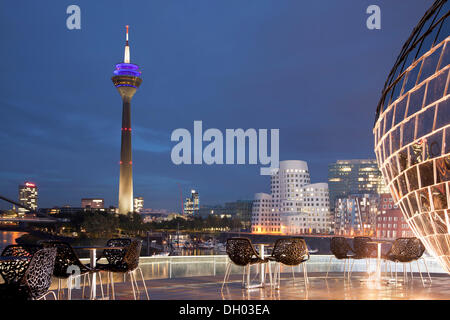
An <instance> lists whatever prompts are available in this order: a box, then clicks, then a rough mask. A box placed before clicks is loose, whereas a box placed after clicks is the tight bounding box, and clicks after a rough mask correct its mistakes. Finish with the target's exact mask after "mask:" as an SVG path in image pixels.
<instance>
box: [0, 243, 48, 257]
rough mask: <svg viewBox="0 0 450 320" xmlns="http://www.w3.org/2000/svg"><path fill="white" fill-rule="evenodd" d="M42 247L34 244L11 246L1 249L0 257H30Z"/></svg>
mask: <svg viewBox="0 0 450 320" xmlns="http://www.w3.org/2000/svg"><path fill="white" fill-rule="evenodd" d="M39 249H42V246H40V245H36V244H11V245H9V246H7V247H6V248H5V249H3V251H2V254H1V256H2V257H5V256H8V257H32V256H33V254H35V253H36V252H37V251H38V250H39Z"/></svg>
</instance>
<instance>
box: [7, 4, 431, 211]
mask: <svg viewBox="0 0 450 320" xmlns="http://www.w3.org/2000/svg"><path fill="white" fill-rule="evenodd" d="M431 3H432V1H425V0H417V1H416V0H395V1H392V0H387V1H376V0H371V1H362V0H340V1H334V0H333V1H331V0H330V1H299V0H291V1H289V0H283V1H279V0H272V1H268V0H246V1H242V0H227V1H225V0H220V1H219V0H214V1H213V0H191V1H186V0H171V1H167V0H158V1H153V0H152V1H148V0H146V1H116V0H107V1H106V0H102V1H101V0H95V1H92V0H86V1H82V0H71V1H62V0H54V1H49V0H39V1H36V0H27V1H25V0H22V1H2V2H1V3H0V34H1V43H2V45H1V50H0V61H1V67H0V73H1V77H0V88H1V89H0V110H1V116H0V122H1V127H2V128H1V130H0V152H1V157H0V165H1V166H0V194H1V195H3V196H6V197H10V198H13V199H17V195H18V190H17V188H18V185H19V184H20V183H23V182H24V181H26V180H29V181H32V182H35V183H36V184H37V185H38V187H39V206H40V207H52V206H62V205H65V204H69V205H71V206H80V199H81V198H82V197H103V198H105V202H106V205H108V206H109V205H115V206H117V201H118V200H117V194H118V179H119V155H120V128H121V113H122V104H121V99H120V96H119V94H118V93H117V92H116V89H115V88H114V86H113V84H112V82H111V79H110V78H111V76H112V72H113V70H114V65H115V64H116V63H118V62H121V61H122V59H123V46H124V37H125V34H124V30H125V28H124V26H125V25H126V24H129V25H130V46H131V62H134V63H137V64H139V65H140V67H141V70H142V71H143V74H142V77H143V83H142V85H141V87H140V89H139V90H138V92H137V93H136V95H135V97H134V99H133V102H132V122H133V170H134V190H135V192H134V194H135V196H143V197H144V199H145V207H146V208H167V209H171V210H180V194H179V187H178V184H177V183H180V185H181V186H182V189H183V193H184V194H183V196H184V197H185V196H187V195H188V192H189V190H190V189H191V188H193V189H196V190H198V191H199V194H200V202H201V204H220V203H224V202H226V201H235V200H238V199H252V198H253V195H254V193H256V192H268V191H269V178H268V177H267V176H260V175H259V170H260V167H261V165H259V164H258V165H240V166H238V165H222V166H219V165H214V166H207V165H181V166H176V165H174V164H172V162H171V159H170V152H171V149H172V147H173V146H174V145H175V143H174V142H171V141H170V135H171V133H172V131H173V130H175V129H177V128H186V129H188V130H189V131H191V132H193V122H194V120H202V121H203V128H204V130H206V129H208V128H218V129H220V130H222V132H225V129H235V128H243V129H248V128H256V129H259V128H263V129H272V128H277V129H280V160H294V159H298V160H305V161H307V162H308V165H309V169H310V174H311V181H312V182H326V180H327V165H328V164H329V163H331V162H334V161H336V160H337V159H350V158H374V157H375V156H374V153H373V136H372V124H373V122H374V114H375V109H376V105H377V102H378V99H379V96H380V92H381V89H382V87H383V84H384V81H385V79H386V77H387V75H388V73H389V71H390V69H391V67H392V66H393V64H394V61H395V59H396V57H397V54H398V53H399V52H400V49H401V46H402V45H403V43H404V41H405V40H406V39H407V38H408V36H409V34H410V33H411V31H412V29H413V27H414V26H415V25H416V24H417V22H418V21H419V20H420V18H421V17H422V16H423V14H424V12H425V11H426V9H427V8H428V7H429V6H430V5H431ZM71 4H76V5H79V6H80V8H81V30H68V29H67V28H66V18H67V17H68V15H67V14H66V8H67V7H68V6H69V5H71ZM371 4H377V5H379V6H380V7H381V17H382V22H381V30H368V29H367V28H366V19H367V17H368V15H367V14H366V8H367V7H368V6H369V5H371ZM0 208H2V209H6V208H10V205H9V204H8V203H6V202H2V203H1V204H0Z"/></svg>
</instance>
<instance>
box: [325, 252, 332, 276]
mask: <svg viewBox="0 0 450 320" xmlns="http://www.w3.org/2000/svg"><path fill="white" fill-rule="evenodd" d="M331 259H333V257H330V260H329V261H328V270H327V275H326V276H325V279H327V278H328V272H330V269H331Z"/></svg>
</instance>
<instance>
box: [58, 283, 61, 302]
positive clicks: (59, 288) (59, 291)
mask: <svg viewBox="0 0 450 320" xmlns="http://www.w3.org/2000/svg"><path fill="white" fill-rule="evenodd" d="M60 293H61V279H58V299H60V298H61V296H60Z"/></svg>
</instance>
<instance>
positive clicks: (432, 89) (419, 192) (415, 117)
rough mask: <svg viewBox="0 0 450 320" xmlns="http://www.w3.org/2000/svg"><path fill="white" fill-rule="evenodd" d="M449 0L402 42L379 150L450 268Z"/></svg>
mask: <svg viewBox="0 0 450 320" xmlns="http://www.w3.org/2000/svg"><path fill="white" fill-rule="evenodd" d="M449 10H450V3H449V2H448V1H447V0H438V1H436V2H435V3H434V4H433V5H432V6H431V8H430V9H429V10H428V11H427V12H426V13H425V15H424V17H423V18H422V19H421V20H420V22H419V23H418V25H417V26H416V27H415V28H414V29H413V32H412V34H411V36H410V37H409V38H408V40H407V41H406V43H405V44H404V46H403V48H402V50H401V52H400V55H399V56H398V58H397V60H396V62H395V64H394V67H393V69H392V71H391V72H390V74H389V76H388V79H387V81H386V83H385V86H384V89H383V92H382V96H381V99H380V102H379V104H378V108H377V112H376V119H375V125H374V129H373V133H374V137H375V153H376V157H377V161H378V164H379V167H380V169H381V171H382V174H383V176H384V178H385V180H386V182H387V183H388V187H389V189H390V192H391V194H392V196H393V198H394V200H395V202H396V203H397V204H398V205H399V206H400V208H401V210H402V212H403V215H404V218H405V219H406V221H407V223H408V224H409V226H410V227H411V229H412V230H413V232H414V234H415V235H416V236H417V237H419V238H421V239H422V241H423V243H424V245H425V246H426V248H427V250H428V251H429V252H430V253H431V254H433V255H434V256H435V257H436V258H437V259H438V260H439V261H440V263H441V264H442V266H443V267H444V269H445V270H446V271H447V272H449V273H450V234H449V230H450V210H449V209H450V208H449V203H450V201H449V200H450V192H449V190H450V189H449V187H450V185H449V180H450V126H449V125H450V109H449V102H450V100H449V95H448V83H449V80H448V74H449V69H450V66H449V62H450V37H449V35H450V19H449V18H448V16H449V13H450V12H449Z"/></svg>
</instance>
